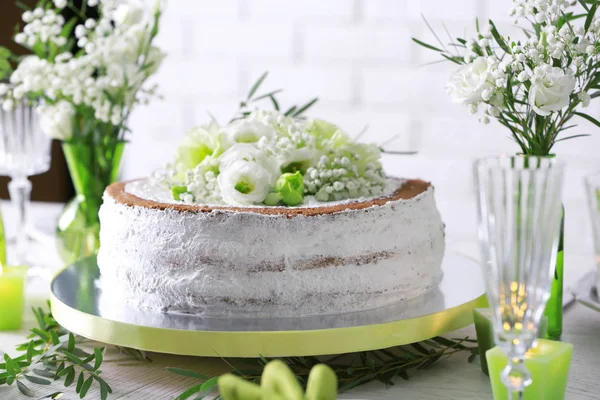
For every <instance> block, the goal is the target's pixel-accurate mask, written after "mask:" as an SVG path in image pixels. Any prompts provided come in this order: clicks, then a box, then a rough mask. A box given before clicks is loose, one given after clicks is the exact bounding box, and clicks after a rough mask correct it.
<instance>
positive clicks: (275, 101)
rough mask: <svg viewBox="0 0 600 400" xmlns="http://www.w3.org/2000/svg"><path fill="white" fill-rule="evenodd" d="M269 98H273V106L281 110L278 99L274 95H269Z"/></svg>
mask: <svg viewBox="0 0 600 400" xmlns="http://www.w3.org/2000/svg"><path fill="white" fill-rule="evenodd" d="M269 99H271V103H273V108H274V109H275V110H277V111H279V103H278V102H277V100H276V99H275V97H274V96H269Z"/></svg>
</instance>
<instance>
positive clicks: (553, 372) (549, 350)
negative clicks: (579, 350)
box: [486, 339, 573, 400]
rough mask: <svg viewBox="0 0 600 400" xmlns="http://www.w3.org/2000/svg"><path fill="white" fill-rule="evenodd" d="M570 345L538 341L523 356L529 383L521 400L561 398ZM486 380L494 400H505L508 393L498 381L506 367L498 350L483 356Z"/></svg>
mask: <svg viewBox="0 0 600 400" xmlns="http://www.w3.org/2000/svg"><path fill="white" fill-rule="evenodd" d="M572 354H573V345H572V344H570V343H564V342H555V341H552V340H545V339H538V341H537V345H536V347H534V348H532V349H531V350H529V351H528V352H527V354H526V355H525V367H526V368H527V370H528V371H529V373H531V377H532V383H531V385H529V386H528V387H527V388H525V393H524V397H523V400H560V399H564V397H565V389H566V387H567V378H568V376H569V366H570V365H571V355H572ZM486 357H487V362H488V365H489V369H490V381H491V382H492V392H493V393H494V399H495V400H505V399H507V398H508V392H507V389H506V386H504V383H502V380H501V378H500V373H501V372H502V370H503V369H504V367H506V364H507V358H506V354H504V352H503V351H502V350H500V348H499V347H494V348H493V349H491V350H488V352H487V353H486Z"/></svg>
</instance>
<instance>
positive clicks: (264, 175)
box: [217, 160, 273, 205]
mask: <svg viewBox="0 0 600 400" xmlns="http://www.w3.org/2000/svg"><path fill="white" fill-rule="evenodd" d="M217 180H218V182H219V189H220V191H221V196H222V197H223V200H224V201H225V202H226V203H227V204H232V205H236V204H248V205H251V204H260V203H262V202H263V201H264V200H265V198H266V197H267V194H269V192H270V191H271V189H272V188H273V185H272V183H271V174H270V173H269V172H268V171H267V170H266V169H265V168H264V167H263V166H262V165H260V164H259V163H257V162H254V161H244V160H237V161H235V162H233V163H231V164H229V165H228V166H227V167H226V168H225V169H224V170H222V171H221V173H220V174H219V176H218V178H217Z"/></svg>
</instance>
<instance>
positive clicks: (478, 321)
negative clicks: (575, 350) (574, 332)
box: [473, 308, 548, 375]
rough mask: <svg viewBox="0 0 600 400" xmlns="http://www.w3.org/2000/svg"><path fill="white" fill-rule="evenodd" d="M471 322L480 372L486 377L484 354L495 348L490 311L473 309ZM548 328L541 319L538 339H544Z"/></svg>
mask: <svg viewBox="0 0 600 400" xmlns="http://www.w3.org/2000/svg"><path fill="white" fill-rule="evenodd" d="M473 320H474V322H475V332H476V333H477V347H479V359H480V361H481V370H482V371H483V372H484V373H485V374H486V375H488V365H487V360H486V358H485V353H486V352H487V351H488V350H489V349H491V348H492V347H494V346H496V343H495V342H494V325H493V324H492V310H491V309H489V308H475V309H473ZM547 327H548V318H547V317H546V316H543V317H542V320H541V322H540V327H539V329H538V335H537V337H538V338H543V337H546V329H547Z"/></svg>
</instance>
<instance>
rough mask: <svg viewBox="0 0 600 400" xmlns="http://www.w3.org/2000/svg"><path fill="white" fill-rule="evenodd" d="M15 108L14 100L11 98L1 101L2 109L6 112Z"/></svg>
mask: <svg viewBox="0 0 600 400" xmlns="http://www.w3.org/2000/svg"><path fill="white" fill-rule="evenodd" d="M13 108H15V101H14V100H13V99H5V100H4V101H3V102H2V109H3V110H4V111H6V112H9V111H12V109H13Z"/></svg>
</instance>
